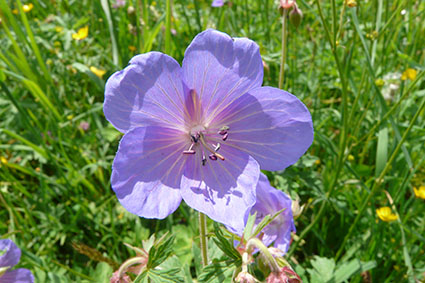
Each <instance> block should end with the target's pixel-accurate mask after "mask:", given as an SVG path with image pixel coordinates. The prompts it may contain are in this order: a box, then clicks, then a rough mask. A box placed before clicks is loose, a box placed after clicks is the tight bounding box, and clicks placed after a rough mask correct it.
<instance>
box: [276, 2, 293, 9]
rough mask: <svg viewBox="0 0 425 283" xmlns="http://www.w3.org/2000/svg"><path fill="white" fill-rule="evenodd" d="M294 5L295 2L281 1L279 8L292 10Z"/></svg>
mask: <svg viewBox="0 0 425 283" xmlns="http://www.w3.org/2000/svg"><path fill="white" fill-rule="evenodd" d="M294 4H295V1H294V0H280V4H279V8H282V9H290V8H291V7H292V6H294Z"/></svg>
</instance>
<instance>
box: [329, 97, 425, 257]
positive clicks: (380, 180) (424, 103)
mask: <svg viewBox="0 0 425 283" xmlns="http://www.w3.org/2000/svg"><path fill="white" fill-rule="evenodd" d="M424 108H425V99H424V100H423V101H422V104H421V106H420V108H419V110H418V111H417V112H416V114H415V116H414V117H413V119H412V120H411V122H410V124H409V127H408V128H407V129H406V130H405V131H404V134H403V136H402V138H401V140H400V142H399V143H398V144H397V147H396V148H395V150H394V152H393V154H392V155H391V157H390V159H389V160H388V162H387V164H386V165H385V168H384V170H382V172H381V174H380V175H379V177H378V178H377V179H376V180H375V182H374V183H373V184H372V187H371V189H370V193H369V195H368V196H367V198H366V199H365V200H364V201H363V204H362V207H361V208H360V210H359V212H358V214H357V216H356V218H355V219H354V222H353V224H351V227H350V229H349V230H348V233H347V234H346V235H345V237H344V241H343V242H342V244H341V246H340V247H339V249H338V252H337V253H336V256H335V260H337V259H338V258H339V257H340V256H341V254H342V251H343V250H344V247H345V244H346V243H347V241H348V239H349V238H350V237H351V234H353V232H354V228H355V227H356V225H357V222H359V220H360V217H361V216H362V214H363V212H364V211H365V209H366V207H367V205H368V203H369V201H370V200H371V199H372V197H373V196H374V195H375V193H376V191H377V190H378V188H379V186H380V185H381V184H382V183H383V179H384V176H385V175H386V174H387V171H388V170H389V169H390V168H391V165H392V163H393V161H394V159H395V158H396V156H397V154H398V152H399V150H400V148H401V146H402V145H403V143H404V141H405V140H406V138H407V135H408V134H409V132H410V130H411V129H412V128H413V125H414V124H415V122H416V119H417V118H418V117H419V114H420V113H421V112H422V110H423V109H424Z"/></svg>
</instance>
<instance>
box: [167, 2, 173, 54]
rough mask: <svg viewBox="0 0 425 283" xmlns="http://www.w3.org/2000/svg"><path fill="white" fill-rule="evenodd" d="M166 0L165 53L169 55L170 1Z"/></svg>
mask: <svg viewBox="0 0 425 283" xmlns="http://www.w3.org/2000/svg"><path fill="white" fill-rule="evenodd" d="M171 1H172V0H167V2H166V7H165V14H166V16H165V54H168V55H171V5H172V3H171Z"/></svg>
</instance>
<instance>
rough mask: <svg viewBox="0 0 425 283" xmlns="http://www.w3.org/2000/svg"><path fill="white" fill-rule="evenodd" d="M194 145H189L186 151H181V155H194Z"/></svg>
mask: <svg viewBox="0 0 425 283" xmlns="http://www.w3.org/2000/svg"><path fill="white" fill-rule="evenodd" d="M194 145H195V144H194V143H192V144H191V145H190V147H189V149H188V150H184V151H183V154H195V151H194V150H193V146H194Z"/></svg>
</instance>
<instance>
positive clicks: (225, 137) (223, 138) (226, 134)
mask: <svg viewBox="0 0 425 283" xmlns="http://www.w3.org/2000/svg"><path fill="white" fill-rule="evenodd" d="M228 136H229V134H228V133H225V134H224V135H223V137H222V138H221V139H222V140H223V141H225V140H227V137H228Z"/></svg>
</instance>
